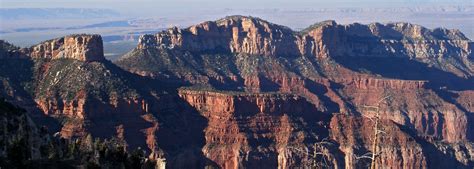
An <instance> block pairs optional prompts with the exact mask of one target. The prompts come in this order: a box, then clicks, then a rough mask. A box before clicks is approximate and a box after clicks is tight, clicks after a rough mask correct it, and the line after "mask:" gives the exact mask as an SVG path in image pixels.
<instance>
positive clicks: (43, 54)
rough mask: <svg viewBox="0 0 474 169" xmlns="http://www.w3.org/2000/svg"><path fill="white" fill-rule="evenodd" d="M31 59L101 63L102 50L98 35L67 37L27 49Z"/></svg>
mask: <svg viewBox="0 0 474 169" xmlns="http://www.w3.org/2000/svg"><path fill="white" fill-rule="evenodd" d="M29 55H30V56H31V57H32V58H48V59H59V58H69V59H76V60H80V61H102V60H105V58H104V49H103V44H102V37H101V36H100V35H69V36H65V37H62V38H58V39H52V40H48V41H45V42H42V43H40V44H38V45H35V46H32V47H31V48H29Z"/></svg>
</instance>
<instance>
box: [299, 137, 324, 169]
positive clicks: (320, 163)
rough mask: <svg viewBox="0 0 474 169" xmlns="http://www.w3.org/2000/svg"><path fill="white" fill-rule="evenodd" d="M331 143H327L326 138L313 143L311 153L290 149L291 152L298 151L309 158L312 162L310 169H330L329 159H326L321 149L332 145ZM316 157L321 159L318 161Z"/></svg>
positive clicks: (306, 150)
mask: <svg viewBox="0 0 474 169" xmlns="http://www.w3.org/2000/svg"><path fill="white" fill-rule="evenodd" d="M332 144H333V143H332V142H330V141H328V139H327V138H324V139H323V140H321V141H320V142H316V143H314V150H313V151H312V152H311V151H309V150H308V149H307V148H306V149H305V150H303V149H299V148H296V147H290V148H291V149H293V150H296V151H298V152H299V153H302V154H305V155H307V156H308V157H311V158H312V159H313V160H312V163H313V165H312V168H330V164H329V162H328V160H329V159H326V158H327V154H326V153H324V152H323V148H324V147H325V146H326V145H332ZM318 157H321V160H320V161H319V160H318Z"/></svg>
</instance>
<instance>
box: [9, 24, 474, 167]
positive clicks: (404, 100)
mask: <svg viewBox="0 0 474 169" xmlns="http://www.w3.org/2000/svg"><path fill="white" fill-rule="evenodd" d="M0 43H1V45H0V47H1V48H0V54H1V56H0V60H1V64H0V69H1V70H2V71H1V73H0V80H1V82H2V83H0V94H1V95H0V96H1V97H4V98H5V99H6V101H8V102H11V103H13V104H15V105H18V106H20V107H22V108H24V109H26V111H27V112H28V115H29V116H30V117H31V119H32V121H34V123H36V124H38V125H41V126H47V128H48V130H49V132H50V133H57V134H58V135H59V136H60V137H61V138H64V139H75V138H84V137H87V136H88V135H91V136H92V137H94V138H102V139H111V138H116V139H119V140H123V141H124V142H126V143H127V149H130V150H131V149H134V148H138V147H140V148H141V149H142V150H143V151H145V153H146V155H147V156H148V157H149V158H150V159H154V160H158V161H166V162H163V163H160V164H159V165H160V166H162V167H163V166H166V168H205V167H211V168H309V167H320V168H368V167H370V163H371V160H370V159H368V158H367V157H366V156H367V154H370V153H371V151H372V143H373V141H374V139H377V140H378V141H379V142H380V143H379V144H378V149H379V150H378V154H377V158H376V163H377V165H378V166H380V167H382V168H472V167H474V135H473V134H472V133H474V124H473V122H474V104H473V103H472V100H473V98H474V78H473V75H474V62H473V61H474V54H473V53H472V49H473V44H474V43H473V42H472V41H471V40H469V39H468V38H466V36H464V35H463V33H461V32H460V31H458V30H450V29H444V28H436V29H428V28H424V27H422V26H420V25H414V24H410V23H386V24H381V23H373V24H368V25H362V24H358V23H354V24H349V25H340V24H337V23H336V22H335V21H323V22H320V23H316V24H314V25H311V26H310V27H308V28H307V29H304V30H302V31H293V30H291V29H290V28H287V27H285V26H281V25H277V24H273V23H270V22H267V21H265V20H263V19H260V18H255V17H247V16H229V17H225V18H222V19H219V20H216V21H207V22H203V23H200V24H197V25H194V26H190V27H188V28H184V29H180V28H177V27H173V28H170V29H168V30H165V31H162V32H160V33H157V34H154V35H143V36H141V37H140V39H139V42H138V44H137V47H136V48H135V49H133V50H132V51H130V52H129V53H127V54H125V55H124V56H122V57H121V58H120V59H118V60H117V61H114V62H111V61H108V60H106V59H105V58H104V52H103V45H102V38H101V36H100V35H85V34H84V35H70V36H66V37H63V38H57V39H53V40H49V41H45V42H43V43H40V44H37V45H34V46H32V47H29V48H18V47H15V46H14V45H11V44H9V43H7V42H5V41H0ZM386 96H388V97H387V99H385V100H383V102H381V104H380V105H379V104H378V103H379V101H380V99H381V98H384V97H386ZM370 106H372V108H373V106H377V110H378V111H376V112H374V110H372V109H370ZM368 107H369V108H368ZM377 114H378V115H377ZM376 119H377V120H378V126H379V127H380V130H382V134H381V136H379V137H375V136H374V130H375V128H376V127H375V121H374V120H376ZM377 128H378V127H377ZM364 155H365V156H364Z"/></svg>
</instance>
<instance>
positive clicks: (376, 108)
mask: <svg viewBox="0 0 474 169" xmlns="http://www.w3.org/2000/svg"><path fill="white" fill-rule="evenodd" d="M390 97H391V96H390V95H387V96H385V97H383V98H381V99H379V100H378V101H377V103H376V105H375V106H367V105H363V106H362V107H363V108H365V109H367V112H373V113H375V115H374V117H368V116H366V115H364V114H363V116H364V117H366V118H368V119H370V120H371V121H372V122H374V137H373V141H372V152H371V153H366V154H364V155H362V156H356V159H364V158H365V159H370V160H371V163H370V168H371V169H376V168H377V160H378V159H379V158H378V157H379V156H380V152H378V151H379V150H378V148H379V138H380V134H382V133H385V132H384V131H383V129H382V128H381V126H380V122H379V121H380V106H381V104H382V103H383V102H384V101H386V100H387V99H388V98H390Z"/></svg>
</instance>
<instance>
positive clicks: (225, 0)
mask: <svg viewBox="0 0 474 169" xmlns="http://www.w3.org/2000/svg"><path fill="white" fill-rule="evenodd" d="M446 4H453V5H473V4H474V0H0V6H1V7H2V8H29V7H35V8H36V7H38V8H56V7H64V8H72V7H80V8H112V9H119V10H120V11H122V12H123V11H126V12H130V13H140V12H143V11H148V10H154V11H155V12H156V11H163V12H168V11H189V10H207V9H212V8H221V9H222V8H240V9H242V8H245V9H252V8H253V9H255V8H281V9H285V8H320V7H324V8H333V7H394V6H413V5H446Z"/></svg>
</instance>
